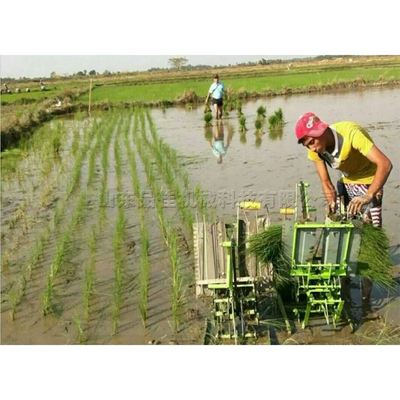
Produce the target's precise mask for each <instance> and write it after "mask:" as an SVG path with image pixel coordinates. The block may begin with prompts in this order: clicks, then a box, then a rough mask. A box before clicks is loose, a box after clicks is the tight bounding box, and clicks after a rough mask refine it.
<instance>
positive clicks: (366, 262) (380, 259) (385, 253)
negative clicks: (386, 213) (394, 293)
mask: <svg viewBox="0 0 400 400" xmlns="http://www.w3.org/2000/svg"><path fill="white" fill-rule="evenodd" d="M359 229H361V243H360V252H359V254H358V260H357V269H358V274H359V275H360V276H363V277H366V278H369V279H371V280H372V281H373V282H375V283H376V284H377V285H378V286H381V287H384V288H387V289H393V288H394V286H395V284H396V283H395V281H394V279H393V276H392V261H391V259H390V255H389V239H388V237H387V235H386V233H385V231H384V230H383V229H382V228H378V227H374V226H373V225H371V224H363V225H362V226H361V227H360V228H359Z"/></svg>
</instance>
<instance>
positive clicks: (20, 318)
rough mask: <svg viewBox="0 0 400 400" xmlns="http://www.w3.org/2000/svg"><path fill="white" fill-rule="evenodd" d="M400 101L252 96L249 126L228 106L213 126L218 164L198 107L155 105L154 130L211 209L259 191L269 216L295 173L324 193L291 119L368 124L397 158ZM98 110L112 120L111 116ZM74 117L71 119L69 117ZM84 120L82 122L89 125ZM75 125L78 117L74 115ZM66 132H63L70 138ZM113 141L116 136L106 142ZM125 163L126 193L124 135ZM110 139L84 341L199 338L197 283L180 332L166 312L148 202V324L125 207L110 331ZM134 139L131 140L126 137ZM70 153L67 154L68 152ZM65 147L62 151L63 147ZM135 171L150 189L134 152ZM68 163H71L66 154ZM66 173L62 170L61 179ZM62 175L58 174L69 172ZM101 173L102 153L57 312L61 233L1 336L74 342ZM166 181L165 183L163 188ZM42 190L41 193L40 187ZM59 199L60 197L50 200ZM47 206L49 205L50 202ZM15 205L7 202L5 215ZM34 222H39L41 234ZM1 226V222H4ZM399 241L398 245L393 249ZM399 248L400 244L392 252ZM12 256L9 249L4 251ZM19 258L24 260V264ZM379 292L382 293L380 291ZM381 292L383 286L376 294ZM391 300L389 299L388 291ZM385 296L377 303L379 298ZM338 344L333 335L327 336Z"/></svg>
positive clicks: (22, 252)
mask: <svg viewBox="0 0 400 400" xmlns="http://www.w3.org/2000/svg"><path fill="white" fill-rule="evenodd" d="M398 104H400V90H399V89H392V90H390V89H385V90H368V91H362V92H354V93H335V94H324V95H310V96H293V97H287V98H284V97H282V98H275V99H268V100H257V101H254V102H248V103H245V104H243V109H242V110H243V113H244V114H245V116H246V118H247V123H246V125H247V128H248V131H247V133H246V134H244V135H243V134H240V132H239V124H238V118H237V116H236V112H231V113H230V115H229V116H227V118H225V119H224V120H223V124H222V125H223V132H222V131H219V132H218V134H219V135H220V136H223V137H224V141H225V144H226V154H225V155H224V156H223V157H222V162H221V163H218V162H217V158H216V156H215V155H214V153H213V151H212V147H211V144H212V137H213V134H214V133H217V131H216V128H217V127H216V125H214V127H212V128H208V129H205V128H204V122H203V110H202V109H200V108H199V109H195V110H185V109H167V110H165V111H164V112H163V111H161V110H153V111H152V115H153V117H154V119H155V123H156V126H157V127H158V133H159V134H160V136H162V137H163V138H164V140H165V141H166V142H167V143H169V144H170V145H171V146H172V147H174V148H175V149H176V150H177V151H178V152H179V153H180V154H182V155H183V157H184V158H183V161H184V164H185V166H186V168H187V171H188V172H189V175H190V178H191V181H192V184H196V183H198V184H200V185H201V187H202V189H203V190H205V191H206V192H207V193H208V197H209V201H210V202H211V206H213V207H215V209H216V213H217V215H221V216H229V217H232V216H233V215H234V213H235V208H234V204H235V202H236V201H237V200H240V199H246V198H257V199H259V200H261V201H263V203H264V204H267V205H268V208H269V210H270V212H271V213H272V215H273V217H274V218H276V219H278V218H279V214H278V210H279V208H280V207H281V206H290V205H291V202H292V200H293V187H294V185H295V183H296V182H298V181H299V180H300V179H303V180H306V181H308V182H310V183H311V185H312V186H311V187H312V196H311V197H312V200H313V201H314V202H315V204H316V205H322V204H323V199H322V196H321V195H320V192H319V182H318V178H317V177H316V174H315V173H314V171H313V166H312V165H311V163H310V162H308V161H307V160H306V155H305V151H304V149H303V148H302V147H301V146H299V145H297V143H296V141H295V140H294V139H293V134H292V132H293V126H294V123H295V121H296V119H297V117H298V116H299V115H300V114H301V113H303V112H305V111H311V110H312V111H314V112H316V113H317V114H319V115H320V116H321V118H323V119H325V120H327V121H329V122H331V121H337V120H343V119H349V120H355V121H358V122H360V123H361V124H362V125H364V126H365V127H366V128H367V129H368V130H369V132H370V133H371V135H372V137H373V138H374V140H375V141H376V143H377V145H378V146H379V147H380V148H381V149H382V150H383V151H384V152H385V153H386V154H387V155H388V156H389V157H390V158H391V159H392V161H393V162H394V163H396V157H397V153H398V145H397V147H396V144H397V134H398V132H399V131H400V118H399V113H398V110H397V109H398V107H396V105H398ZM260 105H263V106H265V107H266V108H267V115H271V114H272V112H273V111H275V110H276V109H278V108H279V107H280V108H282V110H283V113H284V118H285V121H286V124H285V126H284V128H283V131H282V132H281V133H270V132H269V131H268V128H267V127H264V128H263V133H256V132H255V127H254V121H255V118H256V109H257V108H258V107H259V106H260ZM100 118H108V114H104V115H102V116H101V117H100ZM75 123H76V122H75ZM86 123H87V121H85V120H84V121H82V122H81V124H82V125H85V124H86ZM78 125H79V122H78ZM70 142H71V137H69V138H68V143H70ZM113 143H114V139H113V140H112V144H113ZM120 143H121V151H122V163H123V167H122V168H123V171H126V174H124V177H123V183H122V185H123V191H124V193H125V194H126V195H127V196H129V197H128V199H129V198H132V197H131V196H132V186H131V182H130V177H129V174H128V172H127V171H128V170H129V167H128V162H127V152H126V149H125V148H124V142H123V141H121V142H120ZM112 144H111V146H110V151H109V164H110V169H109V176H108V190H109V194H108V195H109V202H108V206H107V210H106V215H107V220H106V223H105V225H104V227H103V229H102V230H101V231H100V233H99V236H98V251H97V256H96V285H95V294H94V297H93V299H92V312H91V318H90V322H89V329H88V336H89V338H88V343H98V344H100V343H102V344H106V343H113V344H114V343H115V344H117V343H125V344H144V343H147V342H149V341H154V342H156V343H158V342H159V343H163V344H164V343H169V342H172V341H173V340H178V342H179V343H201V340H202V337H201V332H202V328H203V327H204V317H205V315H206V314H205V312H206V309H205V308H204V307H203V305H202V304H199V303H198V302H196V301H195V299H194V296H193V292H194V291H193V287H188V288H187V290H186V294H187V296H186V309H187V315H186V316H185V318H186V319H185V323H184V326H183V328H182V332H181V334H180V335H179V336H178V338H177V337H176V335H174V334H173V332H172V327H171V324H172V317H171V310H170V291H171V288H170V266H169V264H168V252H167V250H166V247H165V244H164V242H163V239H162V237H161V234H160V231H159V227H158V220H157V215H156V213H155V210H154V207H151V206H149V207H148V208H147V223H148V226H149V230H150V263H151V278H150V288H149V321H148V327H147V329H143V326H142V324H141V321H140V317H139V313H138V302H137V299H138V295H139V284H138V274H139V258H140V257H139V256H140V241H139V240H138V238H139V236H140V234H139V217H138V212H137V209H136V208H135V207H131V206H130V205H129V204H128V205H127V206H126V216H127V229H126V236H127V244H131V245H132V246H130V245H129V246H126V249H125V250H126V267H125V272H124V282H125V286H124V298H123V305H122V309H121V320H120V331H119V334H118V335H115V336H112V335H111V331H112V324H111V310H112V293H113V285H114V271H113V268H114V259H113V247H112V237H113V234H114V226H115V225H114V223H115V219H116V215H117V209H116V205H115V197H116V191H117V188H116V172H115V160H114V152H113V148H112ZM132 145H133V143H132ZM67 153H68V152H67ZM67 155H68V154H67ZM136 157H137V162H138V173H139V176H140V180H141V182H142V187H143V189H144V190H145V192H146V196H147V195H149V197H148V200H149V201H150V202H151V195H150V190H149V189H148V187H147V186H146V183H145V182H146V178H145V174H144V171H143V167H142V164H141V162H140V159H139V157H138V156H137V155H136ZM69 165H72V163H71V161H70V162H69ZM87 168H88V166H87V162H85V164H84V166H83V173H82V178H81V181H82V182H81V184H82V185H83V186H84V184H85V182H86V179H87ZM65 179H66V178H65ZM65 179H64V180H65ZM100 180H101V160H100V156H99V157H98V159H97V164H96V175H95V180H94V185H93V189H92V190H91V191H90V192H89V198H90V206H89V208H88V210H87V214H86V216H85V218H84V220H83V221H82V222H81V224H80V225H79V226H78V228H77V232H76V235H75V237H74V241H73V243H72V246H73V249H74V253H73V255H72V256H71V257H70V258H69V260H68V263H67V267H66V277H67V279H65V276H60V277H59V279H58V280H57V281H56V293H57V300H58V302H59V303H60V304H61V305H62V312H61V314H60V315H56V316H54V317H46V318H43V317H42V315H41V304H42V300H41V296H42V294H43V291H44V287H45V282H46V275H47V272H48V270H49V266H50V263H51V260H52V258H53V256H54V252H55V247H56V241H57V239H58V238H59V237H60V236H61V233H62V230H61V232H57V233H56V234H55V235H54V237H52V238H51V239H50V240H49V242H48V243H47V244H46V249H45V254H44V257H43V259H42V260H41V262H40V263H39V265H38V266H37V268H35V269H34V270H33V272H32V279H31V281H30V282H29V284H28V286H27V290H26V297H25V299H24V302H23V303H22V304H21V306H19V307H18V311H17V313H16V318H15V321H10V318H9V312H8V311H9V308H8V307H7V303H6V302H5V303H3V299H2V315H1V322H2V327H1V333H2V338H1V340H2V343H42V344H48V343H60V344H62V343H77V342H78V339H77V329H76V326H75V322H74V320H76V318H77V317H78V318H79V317H80V315H81V312H82V302H81V299H82V285H83V280H84V268H85V267H86V265H87V259H88V248H87V239H88V237H89V236H90V233H91V229H92V226H95V225H96V224H97V222H98V215H99V187H100ZM63 184H65V182H61V183H60V182H59V186H60V187H59V188H58V189H55V191H54V192H55V193H56V194H57V196H56V197H57V198H62V196H63V195H64V193H63V190H64V189H63ZM398 188H399V172H398V169H397V168H396V167H395V168H394V170H393V172H392V174H391V176H390V178H389V181H388V182H387V184H386V186H385V199H384V200H385V201H384V223H385V226H386V228H387V231H388V234H389V237H390V240H391V244H392V246H393V249H394V255H393V258H394V261H395V264H397V266H399V265H400V260H399V258H400V255H399V253H398V252H397V253H396V251H398V248H399V242H400V240H399V233H398V229H397V227H398V225H399V223H400V216H399V207H398V200H397V196H396V193H397V191H398ZM165 189H166V188H165V187H164V188H163V190H165ZM18 190H19V189H18V185H16V188H15V189H14V188H13V185H9V186H7V193H5V196H4V197H5V198H6V200H7V201H8V200H9V201H10V204H13V203H12V202H13V200H14V199H15V196H21V194H20V191H18ZM36 196H39V193H38V194H37V195H36ZM31 197H32V199H31V201H32V203H35V202H37V201H38V199H37V198H35V194H34V193H33V194H31ZM76 200H77V196H75V197H72V198H71V200H70V204H69V205H68V208H67V210H66V215H67V217H66V219H65V224H67V222H68V215H71V214H72V210H73V208H74V205H75V204H76ZM54 201H55V202H56V199H54ZM52 207H53V206H52ZM52 207H49V208H48V209H47V208H46V209H45V210H42V214H43V215H42V216H41V218H42V220H46V219H49V218H51V215H52V212H53V211H54V208H52ZM14 210H15V206H14V207H11V206H10V210H9V211H10V213H11V212H12V211H14ZM166 214H167V216H168V218H169V219H170V220H174V221H176V222H177V225H179V222H178V221H179V217H178V215H177V213H176V210H175V209H174V208H173V207H167V209H166ZM7 217H8V215H7V212H6V210H3V217H2V226H3V222H4V221H7ZM39 231H40V230H39V229H37V232H39ZM3 232H4V230H3ZM35 232H36V230H35V228H32V234H29V233H28V235H26V236H25V242H24V241H23V240H22V239H21V246H20V247H19V248H18V251H17V252H16V257H15V259H14V260H11V264H10V265H11V267H10V270H9V271H2V278H3V282H4V285H3V282H2V289H3V287H4V288H6V286H7V284H8V283H9V282H13V281H14V279H15V278H16V277H17V276H18V268H19V266H20V264H21V263H23V261H24V260H26V259H27V257H28V254H27V252H29V248H30V247H31V246H32V243H33V242H34V240H35V235H37V234H36V233H35ZM396 246H397V247H396ZM396 249H397V250H396ZM10 253H11V254H13V253H12V252H10ZM182 261H183V264H184V268H185V271H186V272H187V274H188V277H187V281H188V282H189V281H190V279H192V277H190V276H189V275H190V274H191V272H192V267H193V263H192V256H191V255H190V254H186V255H183V256H182ZM21 265H22V264H21ZM378 295H379V294H378ZM381 297H382V298H384V294H381ZM386 301H387V299H386ZM382 304H383V303H382ZM330 342H332V343H333V342H334V338H331V339H330Z"/></svg>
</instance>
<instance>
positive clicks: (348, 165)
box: [308, 121, 376, 185]
mask: <svg viewBox="0 0 400 400" xmlns="http://www.w3.org/2000/svg"><path fill="white" fill-rule="evenodd" d="M330 127H331V128H332V129H334V130H335V131H336V132H337V134H338V136H339V135H340V136H341V137H342V138H343V144H342V148H341V150H340V152H339V154H338V155H337V156H336V157H337V159H338V166H337V169H339V170H340V171H341V172H342V174H343V178H342V179H343V182H344V183H363V184H367V185H368V184H371V183H372V181H373V179H374V176H375V173H376V164H374V163H373V162H372V161H370V160H368V158H367V157H366V155H367V154H368V153H369V151H370V150H371V149H372V146H373V145H374V142H373V140H372V139H371V137H370V136H369V134H368V133H367V131H366V130H365V129H364V128H362V127H361V126H359V125H357V124H356V123H354V122H349V121H344V122H337V123H335V124H332V125H330ZM308 159H309V160H312V161H319V160H321V158H319V156H318V154H317V153H316V152H315V151H311V150H308Z"/></svg>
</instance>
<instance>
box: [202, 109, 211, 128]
mask: <svg viewBox="0 0 400 400" xmlns="http://www.w3.org/2000/svg"><path fill="white" fill-rule="evenodd" d="M211 120H212V114H211V112H210V111H208V112H206V113H205V114H204V121H205V123H206V126H209V125H210V123H211Z"/></svg>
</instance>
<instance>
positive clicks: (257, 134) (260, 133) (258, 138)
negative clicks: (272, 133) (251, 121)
mask: <svg viewBox="0 0 400 400" xmlns="http://www.w3.org/2000/svg"><path fill="white" fill-rule="evenodd" d="M263 134H264V132H263V131H261V130H258V131H256V132H255V133H254V136H255V137H256V141H255V145H256V147H257V148H258V147H260V146H261V143H262V137H263Z"/></svg>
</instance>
